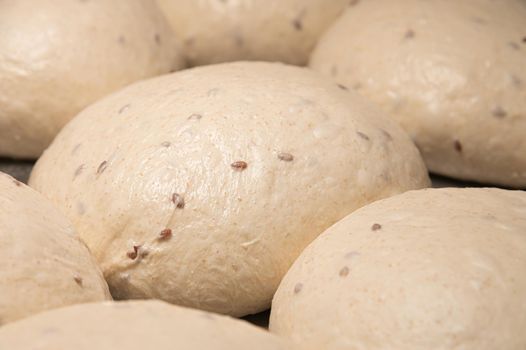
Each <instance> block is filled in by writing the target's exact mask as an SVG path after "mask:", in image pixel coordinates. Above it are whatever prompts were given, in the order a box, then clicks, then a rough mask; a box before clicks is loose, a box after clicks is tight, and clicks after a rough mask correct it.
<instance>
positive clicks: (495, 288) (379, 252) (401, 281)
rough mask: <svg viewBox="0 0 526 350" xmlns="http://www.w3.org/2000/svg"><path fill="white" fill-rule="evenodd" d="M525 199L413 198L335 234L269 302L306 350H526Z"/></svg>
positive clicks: (490, 194) (488, 195)
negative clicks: (305, 346) (304, 344)
mask: <svg viewBox="0 0 526 350" xmlns="http://www.w3.org/2000/svg"><path fill="white" fill-rule="evenodd" d="M525 268H526V193H524V192H520V191H505V190H499V189H473V188H471V189H454V188H448V189H429V190H421V191H411V192H408V193H405V194H402V195H399V196H396V197H392V198H389V199H385V200H381V201H378V202H376V203H373V204H370V205H368V206H367V207H364V208H362V209H360V210H358V211H356V212H355V213H353V214H351V215H349V216H347V217H346V218H345V219H343V220H341V221H340V222H338V223H337V224H336V225H334V226H332V227H331V228H330V229H328V230H327V231H325V233H323V234H322V235H321V236H320V237H318V238H317V239H316V240H315V241H314V242H313V243H312V244H311V245H310V246H309V247H308V248H307V249H306V250H305V251H304V252H303V253H302V254H301V256H300V257H299V258H298V260H297V261H296V262H295V263H294V265H293V267H292V268H291V269H290V271H289V272H288V273H287V275H286V276H285V278H284V279H283V282H282V283H281V285H280V287H279V289H278V291H277V293H276V296H275V297H274V300H273V303H272V314H271V319H270V328H271V330H272V331H273V332H275V333H277V334H280V335H283V336H286V337H290V338H292V339H294V340H296V341H299V342H304V343H306V344H310V345H311V346H313V348H314V349H327V350H336V349H338V350H344V349H349V350H350V349H353V350H357V349H368V350H375V349H407V350H417V349H464V350H493V349H507V350H520V349H526V334H525V333H524V330H525V329H526V312H525V311H526V302H525V299H524V296H525V295H526V273H525Z"/></svg>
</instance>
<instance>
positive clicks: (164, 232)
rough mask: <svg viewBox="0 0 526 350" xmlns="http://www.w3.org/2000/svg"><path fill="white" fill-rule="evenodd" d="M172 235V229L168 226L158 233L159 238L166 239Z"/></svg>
mask: <svg viewBox="0 0 526 350" xmlns="http://www.w3.org/2000/svg"><path fill="white" fill-rule="evenodd" d="M171 237H172V230H171V229H169V228H165V229H164V230H162V231H161V233H159V239H161V240H166V239H169V238H171Z"/></svg>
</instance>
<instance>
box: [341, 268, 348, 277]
mask: <svg viewBox="0 0 526 350" xmlns="http://www.w3.org/2000/svg"><path fill="white" fill-rule="evenodd" d="M348 274H349V268H348V267H347V266H344V267H342V269H341V270H340V276H341V277H345V276H347V275H348Z"/></svg>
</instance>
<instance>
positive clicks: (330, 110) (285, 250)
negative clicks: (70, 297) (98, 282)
mask: <svg viewBox="0 0 526 350" xmlns="http://www.w3.org/2000/svg"><path fill="white" fill-rule="evenodd" d="M31 176H32V177H31V180H30V182H31V184H32V185H33V186H34V187H35V188H37V189H39V190H40V191H42V192H43V193H45V195H46V196H47V197H49V198H50V199H51V200H52V201H54V202H55V203H56V204H57V205H58V206H59V207H60V208H62V209H63V210H64V211H65V212H66V213H67V215H68V216H69V217H70V218H71V220H73V222H74V224H75V226H76V228H77V230H78V231H79V232H80V235H81V237H82V239H83V240H84V241H85V242H86V243H87V245H88V246H89V247H90V249H91V250H92V251H93V253H94V255H95V257H96V258H97V260H98V262H99V263H100V265H101V266H102V269H103V272H104V275H105V277H106V279H107V280H108V283H109V285H110V290H111V292H112V294H113V296H114V297H116V298H118V299H127V298H159V299H163V300H165V301H169V302H172V303H174V304H180V305H185V306H191V307H195V308H200V309H205V310H209V311H215V312H220V313H225V314H230V315H235V316H241V315H245V314H250V313H256V312H259V311H262V310H264V309H266V308H268V307H269V306H270V301H271V299H272V295H273V294H274V292H275V291H276V288H277V286H278V284H279V282H280V280H281V278H282V277H283V275H284V274H285V273H286V271H287V270H288V268H289V267H290V265H291V264H292V262H293V261H294V260H295V259H296V258H297V256H298V255H299V254H300V252H301V251H302V250H303V248H304V247H305V246H306V245H307V244H308V243H309V242H310V241H311V240H313V239H314V238H315V237H316V236H317V235H318V234H320V233H321V232H323V230H325V229H326V228H327V227H328V226H330V225H332V224H333V223H334V222H336V221H337V220H339V219H340V218H342V217H344V216H345V215H347V214H348V213H349V212H351V211H353V210H354V209H356V208H358V207H360V206H363V205H365V204H367V203H369V202H371V201H374V200H376V199H379V198H384V197H388V196H391V195H394V194H397V193H400V192H404V191H406V190H409V189H415V188H422V187H426V186H428V185H429V179H428V175H427V172H426V169H425V166H424V164H423V161H422V160H421V158H420V155H419V153H418V150H417V149H416V147H414V145H413V144H412V143H411V141H410V139H409V137H408V136H407V135H406V134H405V133H404V132H403V130H402V129H401V128H399V127H398V126H397V125H395V123H394V122H393V121H391V120H390V119H389V118H387V117H383V115H382V114H380V113H377V111H376V110H375V109H374V108H372V107H370V106H369V104H367V103H366V102H363V101H362V99H361V98H360V97H359V96H357V95H352V94H351V93H349V92H347V91H344V90H342V89H340V88H339V87H337V86H336V84H333V83H331V82H328V81H326V80H324V79H322V78H321V77H319V76H318V75H317V74H315V73H313V72H312V71H310V70H308V69H305V68H298V67H292V66H285V65H281V64H277V63H255V62H252V63H247V62H245V63H231V64H221V65H215V66H205V67H201V68H196V69H191V70H186V71H183V72H180V73H176V74H173V75H169V76H164V77H159V78H156V79H152V80H149V81H146V82H141V83H137V84H134V85H132V86H130V87H128V88H125V89H123V90H121V91H120V92H118V93H116V94H114V95H113V96H110V97H109V98H106V99H104V100H102V101H100V102H98V103H96V104H94V105H92V106H91V107H89V108H88V109H86V110H84V111H83V112H82V113H81V114H80V115H79V116H78V117H77V118H75V119H74V120H73V121H72V122H71V123H70V124H68V126H67V127H66V128H64V130H63V131H62V132H61V133H60V135H59V136H58V137H57V139H56V140H55V141H54V142H53V144H52V145H51V147H50V148H49V149H48V150H47V151H46V153H45V154H44V155H43V157H42V158H41V159H40V160H39V161H38V163H37V165H36V167H35V169H34V170H33V173H32V175H31Z"/></svg>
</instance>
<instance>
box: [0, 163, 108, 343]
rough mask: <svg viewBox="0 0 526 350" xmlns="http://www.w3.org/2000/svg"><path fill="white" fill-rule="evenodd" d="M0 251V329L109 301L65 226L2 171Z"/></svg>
mask: <svg viewBox="0 0 526 350" xmlns="http://www.w3.org/2000/svg"><path fill="white" fill-rule="evenodd" d="M0 249H1V250H2V254H0V267H1V268H0V325H2V324H4V323H7V322H11V321H15V320H17V319H20V318H23V317H26V316H29V315H31V314H34V313H37V312H40V311H43V310H48V309H52V308H56V307H61V306H65V305H71V304H75V303H85V302H92V301H101V300H107V299H110V298H111V297H110V293H109V290H108V285H107V284H106V281H104V278H103V277H102V273H101V272H100V270H99V268H98V267H97V265H96V264H95V260H94V259H93V257H92V256H91V255H90V253H89V251H88V249H87V248H86V246H85V245H84V244H83V243H82V242H81V241H80V240H79V239H78V237H77V234H76V232H75V230H74V229H73V227H72V226H71V223H70V222H69V221H68V220H67V219H66V218H65V217H64V216H63V215H62V214H61V213H59V212H58V211H57V210H56V209H55V208H54V207H53V206H52V205H51V203H49V202H48V201H47V200H45V199H44V198H43V197H42V196H41V195H40V194H38V193H36V192H35V191H34V190H32V189H30V188H29V187H27V186H26V185H23V184H22V183H21V182H19V181H17V180H15V179H13V178H12V177H10V176H8V175H6V174H4V173H0ZM0 348H1V349H4V348H3V347H1V346H0ZM8 348H9V347H6V348H5V349H8Z"/></svg>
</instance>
